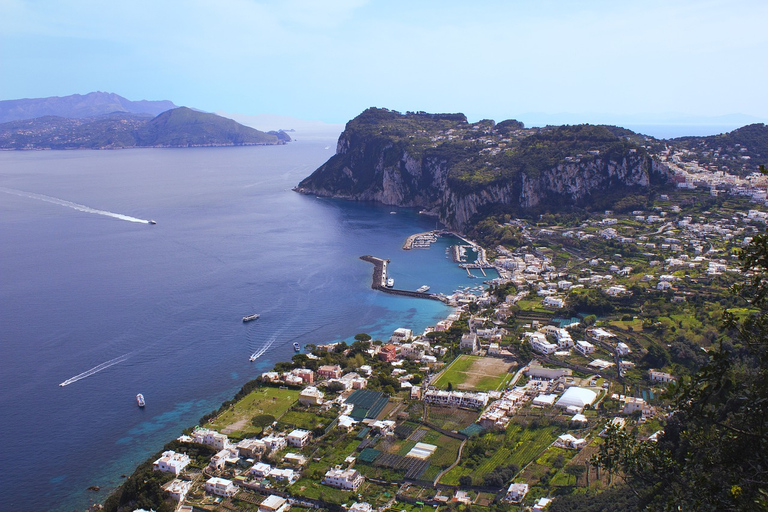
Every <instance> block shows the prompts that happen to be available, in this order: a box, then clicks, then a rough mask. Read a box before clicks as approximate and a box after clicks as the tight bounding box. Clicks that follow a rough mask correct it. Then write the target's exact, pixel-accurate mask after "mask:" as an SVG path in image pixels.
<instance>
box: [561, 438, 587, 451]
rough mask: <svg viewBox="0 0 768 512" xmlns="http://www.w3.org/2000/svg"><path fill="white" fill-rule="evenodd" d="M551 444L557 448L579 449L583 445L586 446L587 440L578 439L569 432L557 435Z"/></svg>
mask: <svg viewBox="0 0 768 512" xmlns="http://www.w3.org/2000/svg"><path fill="white" fill-rule="evenodd" d="M553 446H556V447H558V448H568V449H571V450H581V449H582V448H584V447H585V446H587V440H586V439H578V438H576V437H574V436H572V435H571V434H563V435H561V436H559V437H558V438H557V439H556V440H555V442H554V443H553Z"/></svg>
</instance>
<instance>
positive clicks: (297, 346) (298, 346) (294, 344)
mask: <svg viewBox="0 0 768 512" xmlns="http://www.w3.org/2000/svg"><path fill="white" fill-rule="evenodd" d="M293 350H295V351H296V352H300V351H301V346H300V345H299V344H298V342H296V341H294V342H293Z"/></svg>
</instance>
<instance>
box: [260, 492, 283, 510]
mask: <svg viewBox="0 0 768 512" xmlns="http://www.w3.org/2000/svg"><path fill="white" fill-rule="evenodd" d="M289 508H291V506H290V504H289V503H288V500H286V499H285V498H283V497H281V496H275V495H274V494H271V495H269V496H267V497H266V498H265V499H264V501H262V502H261V504H260V505H259V512H286V511H287V510H288V509H289Z"/></svg>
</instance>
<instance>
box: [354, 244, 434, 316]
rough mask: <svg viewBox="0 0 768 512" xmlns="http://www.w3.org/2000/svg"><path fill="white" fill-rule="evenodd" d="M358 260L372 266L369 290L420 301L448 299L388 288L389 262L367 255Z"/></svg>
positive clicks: (430, 294)
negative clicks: (414, 298)
mask: <svg viewBox="0 0 768 512" xmlns="http://www.w3.org/2000/svg"><path fill="white" fill-rule="evenodd" d="M360 259H361V260H363V261H367V262H368V263H372V264H373V278H372V280H371V288H373V289H374V290H379V291H382V292H384V293H389V294H390V295H403V296H405V297H416V298H420V299H431V300H439V301H440V302H445V303H446V304H447V303H448V299H447V298H446V297H444V296H442V295H438V294H436V293H427V292H417V291H413V290H399V289H397V288H388V287H387V286H386V282H387V263H389V260H385V259H382V258H377V257H376V256H371V255H369V254H367V255H365V256H360Z"/></svg>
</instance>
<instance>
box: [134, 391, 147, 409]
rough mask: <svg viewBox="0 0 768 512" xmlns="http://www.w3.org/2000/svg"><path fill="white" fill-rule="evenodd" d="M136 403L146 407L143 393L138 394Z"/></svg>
mask: <svg viewBox="0 0 768 512" xmlns="http://www.w3.org/2000/svg"><path fill="white" fill-rule="evenodd" d="M136 403H137V404H139V407H144V405H145V404H146V403H145V402H144V395H142V394H141V393H139V394H138V395H136Z"/></svg>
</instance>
